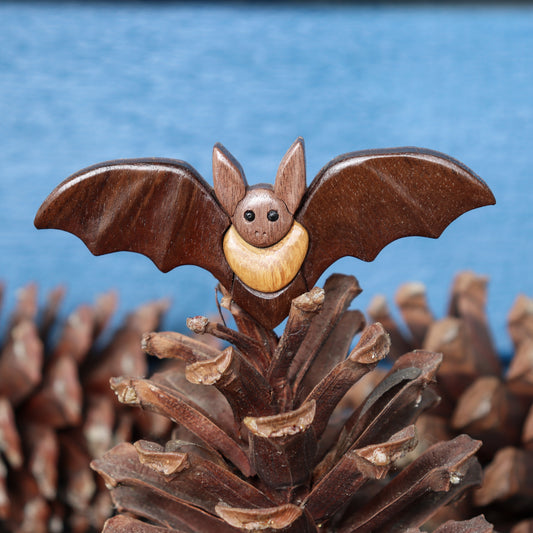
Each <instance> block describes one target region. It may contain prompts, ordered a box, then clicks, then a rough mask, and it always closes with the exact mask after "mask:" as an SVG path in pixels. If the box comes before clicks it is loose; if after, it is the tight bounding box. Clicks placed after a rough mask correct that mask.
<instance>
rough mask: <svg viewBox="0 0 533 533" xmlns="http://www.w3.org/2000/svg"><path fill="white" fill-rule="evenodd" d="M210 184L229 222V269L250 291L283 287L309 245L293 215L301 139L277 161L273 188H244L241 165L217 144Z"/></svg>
mask: <svg viewBox="0 0 533 533" xmlns="http://www.w3.org/2000/svg"><path fill="white" fill-rule="evenodd" d="M213 180H214V184H215V193H216V195H217V198H218V200H219V201H220V204H221V205H222V207H223V208H224V210H225V211H226V213H227V214H228V216H229V217H230V220H231V222H232V225H231V227H230V228H229V229H228V231H227V233H226V234H225V236H224V241H223V249H224V255H225V257H226V260H227V261H228V264H229V265H230V267H231V269H232V270H233V272H234V273H235V274H236V275H237V276H238V278H239V279H240V280H241V281H242V282H243V283H244V284H245V285H246V286H248V287H249V288H251V289H253V290H255V291H259V292H261V293H266V294H269V293H274V292H277V291H279V290H281V289H283V288H284V287H286V286H287V285H288V284H289V283H290V282H291V281H292V280H293V279H294V278H295V276H296V275H297V274H298V271H299V270H300V267H301V265H302V263H303V261H304V259H305V255H306V253H307V246H308V242H309V240H308V235H307V232H306V231H305V229H304V228H303V227H302V226H301V225H299V224H295V223H294V216H293V215H294V212H295V211H296V209H297V208H298V205H299V203H300V201H301V198H302V195H303V193H304V191H305V163H304V154H303V143H302V141H301V139H298V140H297V141H296V142H295V143H294V144H293V146H292V147H291V148H290V149H289V151H288V152H287V154H286V155H285V157H284V158H283V160H282V161H281V163H280V166H279V169H278V173H277V175H276V182H275V184H274V186H273V187H272V186H271V185H264V184H261V185H256V186H254V187H248V185H247V183H246V178H245V176H244V172H243V171H242V169H241V167H240V165H239V164H238V163H237V161H236V160H235V159H233V158H232V156H231V154H229V152H227V151H226V150H225V149H224V148H223V147H222V146H221V145H215V148H214V150H213Z"/></svg>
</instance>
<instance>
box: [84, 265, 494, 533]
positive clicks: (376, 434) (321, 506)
mask: <svg viewBox="0 0 533 533" xmlns="http://www.w3.org/2000/svg"><path fill="white" fill-rule="evenodd" d="M359 292H360V288H359V285H358V283H357V280H355V278H353V277H350V276H340V275H335V276H332V277H330V278H329V279H328V281H327V282H326V284H325V287H324V290H322V289H313V290H312V291H310V292H309V293H305V294H303V295H302V296H300V297H298V298H296V299H295V300H294V301H293V302H292V305H291V310H290V314H289V317H288V320H287V324H286V327H285V330H284V332H283V333H282V334H281V336H280V338H279V339H278V338H277V336H276V334H275V333H274V332H273V331H270V330H266V329H265V328H263V327H262V326H261V325H260V324H258V323H257V322H256V321H255V320H253V319H252V318H251V317H250V316H249V315H247V313H246V312H244V311H243V310H242V309H240V308H239V307H238V306H237V305H236V304H235V303H234V302H233V301H231V298H230V297H229V295H225V296H224V297H223V299H222V306H223V307H225V308H226V309H228V310H229V311H230V312H231V314H232V315H233V317H234V319H235V323H236V324H237V330H236V331H234V330H231V329H230V328H228V327H226V326H224V325H222V324H217V323H214V322H211V321H209V320H207V319H206V318H204V317H195V318H194V319H191V320H189V321H188V325H189V326H190V328H191V329H192V330H193V331H194V332H195V333H197V334H210V335H212V336H215V337H217V338H219V339H221V340H224V341H227V342H230V343H231V345H230V346H229V347H227V348H225V349H216V348H213V347H212V346H208V345H205V344H203V343H202V342H200V341H198V340H196V339H190V338H187V337H185V336H183V335H180V334H176V333H171V332H163V333H150V334H147V335H145V337H144V339H143V346H144V348H145V349H146V350H147V351H148V352H149V353H151V354H153V355H156V356H157V357H159V358H162V359H170V360H172V361H174V363H173V365H172V366H171V367H170V369H168V370H166V371H163V372H160V373H157V374H155V375H154V376H152V378H150V379H138V378H130V377H118V378H114V379H113V380H112V381H111V387H112V388H113V390H114V391H115V393H116V394H117V396H118V398H119V400H120V401H121V402H122V403H125V404H127V405H138V406H141V407H142V408H143V409H145V410H149V411H152V412H155V413H158V414H162V415H164V416H165V417H168V418H169V419H170V420H172V421H173V422H175V423H176V426H175V429H174V433H173V438H172V439H171V440H169V441H166V442H163V441H161V442H152V441H148V440H140V441H137V442H135V443H134V444H128V443H123V444H120V445H118V446H116V447H115V448H113V449H112V450H110V451H109V452H107V453H106V454H105V455H104V456H103V457H102V458H100V459H97V460H95V461H93V462H92V467H93V469H95V470H96V471H97V472H98V473H99V474H100V475H101V476H102V478H103V479H104V480H105V483H106V485H107V486H108V487H109V489H110V491H111V495H112V498H113V500H114V503H115V505H116V507H117V509H118V512H119V514H118V515H117V516H115V517H113V518H112V519H110V520H109V521H108V522H107V523H106V526H105V528H104V531H106V532H107V533H110V532H115V531H117V532H118V531H125V530H127V531H132V532H139V533H150V532H154V533H155V532H163V531H170V532H194V531H198V532H208V531H221V532H223V533H224V532H236V531H266V532H274V531H275V532H285V533H296V532H297V533H302V532H304V533H305V532H318V531H319V530H320V531H338V532H346V533H347V532H358V533H361V532H365V531H407V530H409V528H414V531H416V530H417V528H418V527H419V526H421V525H422V524H423V523H424V522H425V521H426V520H427V519H428V518H429V517H430V516H431V515H433V514H434V513H435V511H437V510H438V509H439V508H440V507H442V506H443V505H446V504H447V503H448V502H450V501H451V500H452V499H455V498H457V497H459V496H460V495H461V494H462V493H463V492H465V491H466V490H467V489H468V488H470V487H473V486H476V485H478V484H479V482H480V475H481V468H480V466H479V463H478V462H477V459H476V458H475V453H476V451H477V449H478V448H479V446H480V442H479V441H475V440H473V439H471V438H470V437H468V436H466V435H461V436H458V437H456V438H455V439H452V440H449V441H446V442H439V443H437V444H435V445H434V446H433V447H430V448H429V449H428V450H426V451H425V452H424V453H422V454H421V455H420V456H419V457H418V458H417V459H416V460H415V461H414V462H412V463H411V464H410V465H409V466H408V467H407V468H405V469H403V470H401V472H399V473H398V472H397V465H398V464H399V460H400V459H401V458H402V457H403V456H405V455H406V454H407V453H408V452H410V451H412V450H413V449H414V448H415V447H416V444H417V435H416V431H415V429H414V425H413V424H414V423H415V422H416V419H417V418H418V416H419V415H420V414H421V413H422V412H424V411H425V410H427V409H428V408H430V407H432V406H434V405H435V404H436V403H437V401H438V396H437V394H436V393H435V391H434V390H433V382H434V379H435V375H436V372H437V370H438V367H439V364H440V362H441V356H440V355H439V354H437V353H433V352H429V351H421V352H411V353H407V354H405V355H403V356H401V357H399V358H398V359H397V360H396V362H395V363H394V365H393V366H392V368H391V369H390V370H389V371H388V372H387V373H386V374H385V375H384V377H383V379H381V381H380V382H379V383H378V384H377V386H376V387H375V388H374V390H373V391H372V393H371V394H370V395H369V396H368V397H367V398H366V399H365V400H364V401H363V403H362V404H361V405H359V406H358V407H357V408H355V409H354V410H353V412H348V413H347V412H346V410H345V409H344V408H343V407H342V405H340V402H341V400H342V399H343V397H344V396H345V395H346V393H347V392H348V391H349V390H350V389H351V388H352V386H353V385H354V384H355V383H357V382H358V381H359V380H360V379H361V378H362V377H363V376H365V375H368V373H370V372H372V371H374V369H375V368H376V366H377V364H378V362H379V361H380V360H382V359H383V358H384V357H385V356H386V355H387V353H388V351H389V348H390V340H389V336H388V335H387V333H386V332H385V330H384V328H383V326H381V324H373V325H370V326H368V327H365V323H364V319H363V316H362V314H361V313H360V312H358V311H352V310H348V306H349V305H350V302H351V301H352V300H353V298H354V297H355V296H357V294H359ZM359 333H360V334H361V335H360V337H359V340H358V342H357V344H356V346H355V347H354V348H353V349H350V346H351V343H352V339H353V337H354V335H356V334H359ZM470 525H471V527H472V528H471V529H470V531H480V532H481V531H490V530H491V529H490V526H489V525H488V524H487V523H486V522H485V521H484V520H483V519H481V518H479V519H476V520H474V521H472V523H471V524H470ZM442 528H444V529H440V530H439V531H442V532H445V531H450V532H459V531H464V524H462V523H455V524H454V523H450V524H448V525H443V526H442ZM461 528H463V529H461Z"/></svg>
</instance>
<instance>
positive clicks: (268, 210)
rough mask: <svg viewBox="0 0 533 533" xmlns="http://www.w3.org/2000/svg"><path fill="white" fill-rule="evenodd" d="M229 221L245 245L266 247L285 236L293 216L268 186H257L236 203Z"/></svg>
mask: <svg viewBox="0 0 533 533" xmlns="http://www.w3.org/2000/svg"><path fill="white" fill-rule="evenodd" d="M231 221H232V223H233V225H234V227H235V229H236V230H237V232H238V233H239V235H240V236H241V237H242V238H243V239H244V240H245V241H246V242H247V243H248V244H251V245H252V246H256V247H258V248H267V247H269V246H272V245H274V244H276V243H277V242H279V241H280V240H281V239H282V238H283V237H285V235H287V233H288V231H289V230H290V229H291V226H292V223H293V216H292V214H291V213H289V210H288V209H287V206H286V205H285V203H284V202H283V200H282V199H281V198H278V197H277V196H276V194H275V193H274V191H273V190H272V188H271V187H270V188H267V187H266V186H258V187H256V188H250V189H249V190H248V192H247V193H246V195H245V197H244V198H243V199H242V200H241V201H240V202H239V203H238V204H237V207H236V208H235V213H234V214H233V216H232V217H231Z"/></svg>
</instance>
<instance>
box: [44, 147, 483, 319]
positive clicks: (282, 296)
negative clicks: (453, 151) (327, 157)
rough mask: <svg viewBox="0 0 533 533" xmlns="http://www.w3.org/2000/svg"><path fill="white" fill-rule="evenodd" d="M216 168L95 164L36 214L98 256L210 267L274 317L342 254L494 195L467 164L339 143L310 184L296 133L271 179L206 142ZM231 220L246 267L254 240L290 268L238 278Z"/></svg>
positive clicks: (363, 252) (433, 233)
mask: <svg viewBox="0 0 533 533" xmlns="http://www.w3.org/2000/svg"><path fill="white" fill-rule="evenodd" d="M213 174H214V184H215V186H214V190H213V189H212V188H211V187H210V186H209V185H208V184H207V183H206V182H205V181H204V180H203V179H202V178H201V177H200V175H199V174H198V173H197V172H196V171H195V170H194V169H193V168H192V167H190V166H189V165H188V164H187V163H184V162H183V161H177V160H170V159H132V160H119V161H111V162H107V163H102V164H99V165H95V166H93V167H89V168H87V169H85V170H82V171H80V172H78V173H76V174H74V175H73V176H71V177H70V178H68V179H67V180H66V181H65V182H63V183H62V184H61V185H59V186H58V187H57V188H56V189H55V190H54V191H53V192H52V193H51V195H50V196H49V197H48V198H47V200H46V201H45V202H44V203H43V205H42V206H41V208H40V209H39V212H38V213H37V216H36V219H35V225H36V226H37V227H38V228H57V229H63V230H66V231H69V232H71V233H74V234H75V235H77V236H78V237H80V238H81V239H82V240H83V241H84V242H85V243H86V244H87V246H88V248H89V249H90V250H91V252H93V253H94V254H96V255H100V254H104V253H110V252H114V251H118V250H128V251H134V252H139V253H142V254H144V255H146V256H148V257H149V258H150V259H152V261H154V263H155V264H156V265H157V267H158V268H159V269H161V270H162V271H163V272H167V271H168V270H171V269H173V268H175V267H177V266H179V265H183V264H193V265H197V266H200V267H202V268H205V269H207V270H209V271H210V272H211V273H212V274H213V275H214V276H215V277H216V278H217V279H218V280H219V281H220V283H222V285H224V287H225V288H226V289H227V291H228V292H229V293H230V294H231V296H232V297H233V298H234V299H235V301H236V302H237V304H238V305H239V306H241V307H242V308H244V309H245V310H246V311H247V312H248V313H250V314H251V315H252V316H253V317H254V318H256V319H257V320H258V321H259V322H260V323H261V324H262V325H264V326H265V327H267V328H273V327H274V326H276V325H277V324H279V323H280V322H281V321H282V320H283V319H284V318H285V317H286V316H287V314H288V312H289V308H290V302H291V300H292V299H294V298H295V297H297V296H299V295H300V294H302V293H303V292H306V291H307V290H309V289H310V288H312V287H313V285H314V284H315V283H316V281H317V280H318V278H319V276H320V275H321V274H322V272H323V271H324V270H325V269H326V268H327V267H328V266H330V265H331V264H332V263H333V262H335V261H336V260H337V259H339V258H341V257H343V256H346V255H350V256H354V257H357V258H359V259H362V260H364V261H371V260H373V259H374V258H375V257H376V255H377V254H378V253H379V251H380V250H381V249H382V248H383V247H384V246H386V245H387V244H388V243H390V242H392V241H394V240H396V239H398V238H400V237H406V236H409V235H422V236H427V237H434V238H436V237H438V236H439V235H440V234H441V233H442V231H443V230H444V228H445V227H446V226H447V225H448V224H449V223H450V222H451V221H452V220H454V219H455V218H457V217H458V216H460V215H461V214H463V213H464V212H466V211H468V210H470V209H474V208H476V207H480V206H483V205H487V204H492V203H494V197H493V195H492V193H491V191H490V190H489V188H488V187H487V186H486V185H485V183H483V181H482V180H480V179H479V178H478V177H477V176H476V175H475V174H474V173H473V172H472V171H471V170H469V169H468V168H467V167H465V166H464V165H462V164H461V163H459V162H458V161H456V160H454V159H452V158H450V157H448V156H446V155H444V154H440V153H438V152H434V151H431V150H425V149H420V148H393V149H385V150H368V151H362V152H353V153H349V154H345V155H343V156H340V157H338V158H336V159H334V160H332V161H331V162H330V163H328V164H327V165H326V166H325V167H324V168H323V169H322V170H321V171H320V172H319V173H318V175H317V176H316V178H315V179H314V181H313V182H312V184H311V185H310V187H309V188H308V189H307V191H306V192H305V193H304V190H305V157H304V146H303V140H302V139H301V138H298V139H297V140H296V142H295V143H294V144H293V145H292V146H291V148H290V149H289V150H288V152H287V154H286V155H285V157H284V158H283V160H282V162H281V164H280V166H279V169H278V173H277V176H276V184H275V186H274V187H273V188H272V187H271V186H270V185H258V186H253V187H248V185H247V183H246V178H245V176H244V172H243V171H242V168H241V167H240V165H239V163H238V162H237V161H236V159H235V158H233V156H231V154H230V153H229V152H228V151H227V150H226V149H225V148H224V147H223V146H222V145H220V144H217V145H215V147H214V151H213ZM215 192H216V195H215ZM302 195H303V200H302V201H301V202H300V198H302ZM293 215H294V217H293ZM296 223H299V224H301V226H303V228H304V230H305V233H304V234H302V236H301V237H300V236H299V237H298V243H299V245H298V246H297V247H294V250H295V251H294V254H296V250H298V252H297V253H298V254H299V256H301V257H304V259H303V264H302V263H300V259H301V258H300V257H299V258H298V259H296V255H294V259H292V257H293V256H292V255H291V254H292V253H293V252H292V248H291V249H290V250H289V248H287V246H289V245H288V244H287V245H285V244H283V245H282V244H281V243H284V242H285V241H283V239H285V237H286V236H287V237H288V236H289V235H291V232H292V229H293V228H294V227H295V226H297V225H298V224H296ZM230 225H232V226H233V228H234V229H235V231H236V232H237V234H238V235H239V236H240V238H242V239H243V240H244V242H245V243H246V244H247V245H248V246H249V247H250V254H248V255H246V257H247V259H246V261H252V265H251V266H250V265H248V267H249V268H248V270H250V269H251V270H252V272H253V270H254V264H255V262H254V259H253V258H254V257H255V256H257V257H262V254H261V251H263V252H264V253H267V252H266V251H268V253H269V254H273V260H272V261H271V260H270V255H269V260H268V262H267V264H270V263H272V265H274V266H273V268H274V271H273V273H272V274H268V275H267V278H268V277H269V276H271V277H275V269H276V268H278V267H279V265H283V268H284V269H288V270H285V271H284V275H283V278H282V279H283V281H282V282H281V285H277V284H275V283H273V282H272V281H269V282H268V283H266V284H265V283H263V282H261V283H259V284H258V285H257V286H255V280H254V278H253V276H252V277H247V278H246V284H245V283H244V282H243V281H241V280H240V279H239V278H238V276H237V275H236V274H235V272H234V271H232V268H230V266H229V264H228V262H229V263H231V264H232V265H233V270H235V264H236V263H235V261H234V260H235V259H237V262H238V261H239V260H240V257H241V255H239V254H237V258H235V257H234V255H233V254H234V253H235V252H234V251H233V249H229V250H226V249H225V248H224V246H223V240H224V234H225V233H226V230H227V229H228V228H229V227H230ZM232 231H233V229H232ZM229 233H231V231H230V232H229ZM229 233H228V234H229ZM303 239H309V240H308V242H307V240H305V243H304V241H303ZM291 246H294V243H293V244H291ZM273 247H275V249H273ZM302 247H303V252H302ZM288 250H289V251H288ZM305 250H307V254H305ZM287 253H289V256H288V257H287ZM228 254H231V257H230V256H228ZM276 258H278V260H276ZM257 271H258V274H261V272H263V271H264V266H261V268H259V267H258V268H257ZM241 275H242V274H241Z"/></svg>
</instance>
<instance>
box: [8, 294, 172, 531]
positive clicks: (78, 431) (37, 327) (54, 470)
mask: <svg viewBox="0 0 533 533" xmlns="http://www.w3.org/2000/svg"><path fill="white" fill-rule="evenodd" d="M63 294H64V291H63V290H62V289H57V290H55V291H53V292H52V293H51V294H50V296H49V299H48V302H47V304H46V306H45V307H44V309H43V310H42V312H41V313H38V304H37V290H36V287H35V286H33V285H30V286H28V287H27V288H25V289H23V290H21V291H19V294H18V303H17V306H16V308H15V310H14V312H13V314H12V316H11V318H10V324H9V327H8V331H7V334H6V337H5V340H4V342H3V346H2V350H1V352H0V451H1V452H2V455H0V531H6V532H7V531H9V532H11V533H15V532H20V533H22V532H28V533H29V532H31V533H39V532H52V533H55V532H58V533H59V532H62V531H72V532H80V533H81V532H85V531H95V530H100V529H101V527H102V525H103V523H104V521H105V519H106V518H107V517H109V516H110V514H111V512H112V504H111V501H110V498H109V494H108V492H107V490H105V487H104V485H103V483H102V481H101V479H100V478H99V476H95V475H94V472H92V471H91V470H90V468H89V462H90V460H91V459H94V458H96V457H99V456H100V455H101V454H102V453H103V452H104V451H106V450H107V449H109V447H110V446H112V445H113V444H114V443H117V442H122V441H123V440H124V439H128V438H131V437H132V436H133V435H134V434H136V433H137V432H138V428H139V429H141V428H142V429H141V432H142V433H144V434H147V432H149V429H150V427H151V426H150V424H151V421H149V420H147V419H146V418H139V416H138V413H136V412H135V411H134V410H131V409H130V410H124V409H122V410H117V402H116V399H115V398H114V397H113V395H112V394H110V393H109V386H108V382H109V378H110V377H111V376H112V375H115V374H116V373H117V372H124V371H127V372H130V373H132V374H134V375H145V374H146V372H147V364H146V357H145V355H144V353H143V352H142V350H141V349H140V346H139V344H140V339H141V335H142V333H143V332H144V331H146V330H147V329H152V328H157V325H158V323H159V320H160V317H161V314H162V312H163V311H164V310H165V309H166V307H167V303H166V302H155V303H153V304H148V305H146V306H143V307H141V308H139V309H138V310H137V311H136V312H135V313H133V314H131V315H130V316H129V317H127V318H126V320H125V322H124V323H123V325H122V326H121V327H120V329H119V330H117V331H116V332H115V334H114V335H113V336H112V337H111V340H110V341H109V343H108V344H107V345H104V346H101V343H97V339H98V337H99V336H100V333H101V332H102V331H103V330H104V328H105V326H106V324H107V323H108V321H109V319H110V318H111V316H112V314H113V312H114V309H115V307H116V296H115V295H114V294H112V293H110V294H106V295H103V296H102V297H100V298H99V299H98V300H97V301H96V303H95V305H94V306H92V307H91V306H87V305H82V306H80V307H78V308H77V309H76V310H75V311H74V312H73V313H72V314H71V315H70V316H69V317H68V318H67V320H66V321H65V323H64V324H59V323H58V322H59V321H58V318H57V314H58V309H59V306H60V303H61V300H62V298H63ZM54 329H57V330H58V331H57V332H52V330H54ZM52 333H57V338H58V340H57V342H52V340H51V338H52V337H55V336H56V335H54V334H52ZM161 420H163V422H164V428H165V429H164V431H167V432H168V430H169V425H168V422H167V421H166V420H165V419H161V418H160V420H154V421H152V422H153V424H152V427H158V429H162V427H161ZM154 424H156V425H155V426H154ZM156 434H158V435H161V434H162V433H161V432H156Z"/></svg>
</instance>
